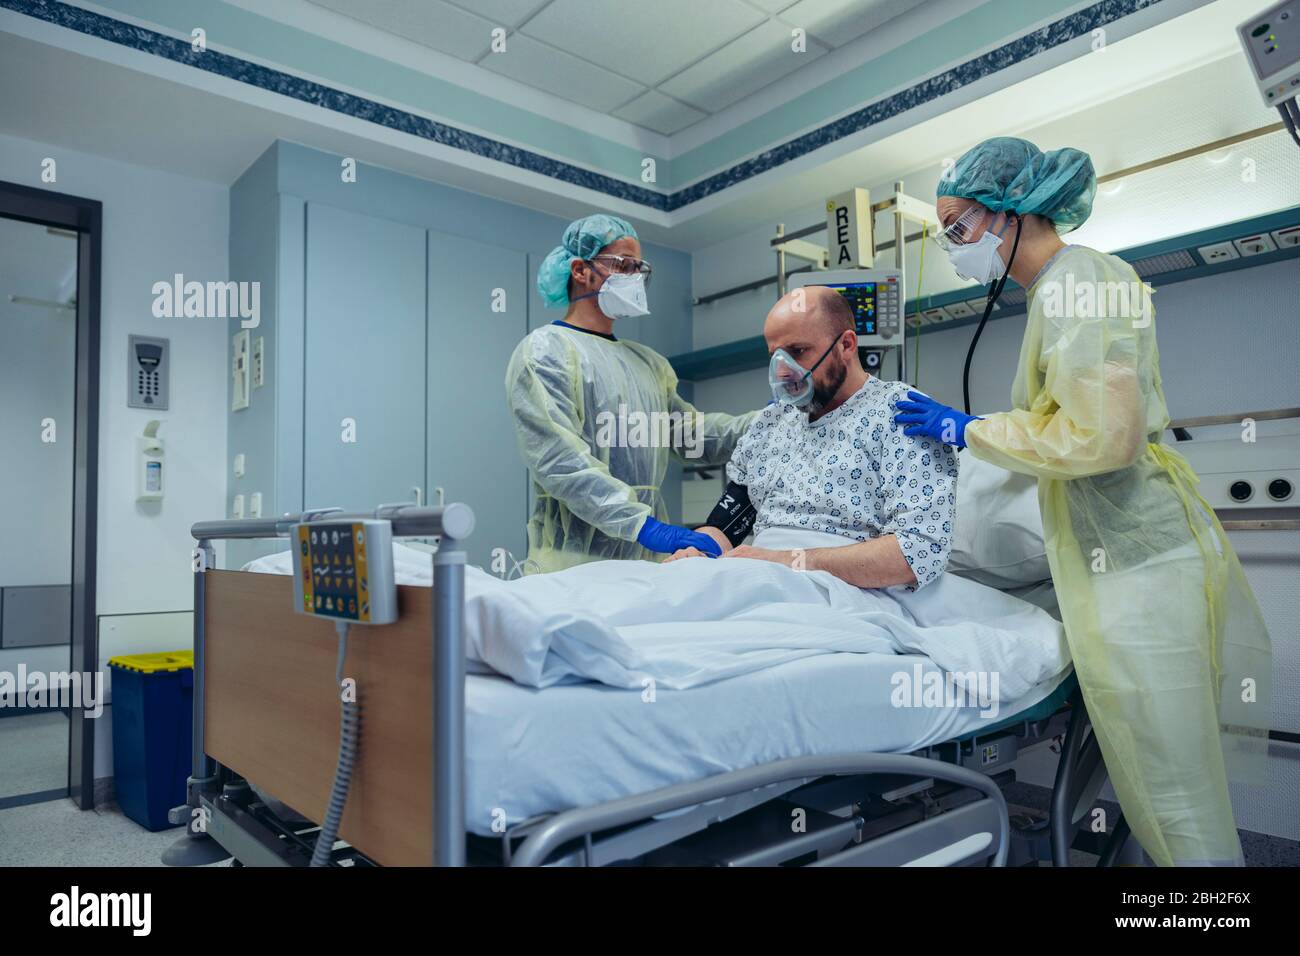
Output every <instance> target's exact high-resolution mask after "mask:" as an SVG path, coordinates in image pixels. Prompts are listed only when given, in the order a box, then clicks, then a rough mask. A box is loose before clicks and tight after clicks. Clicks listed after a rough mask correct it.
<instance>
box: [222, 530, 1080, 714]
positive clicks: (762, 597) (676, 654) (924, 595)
mask: <svg viewBox="0 0 1300 956" xmlns="http://www.w3.org/2000/svg"><path fill="white" fill-rule="evenodd" d="M781 544H782V546H783V547H790V546H791V545H790V543H789V540H788V538H787V539H786V540H783V541H782V542H781ZM822 544H823V542H822V541H820V540H819V541H816V542H811V541H810V542H809V544H808V546H809V547H816V546H821V545H822ZM394 552H395V557H396V560H397V565H396V569H397V575H398V580H399V583H411V584H423V585H425V586H428V585H429V583H430V580H431V567H430V561H429V556H428V555H427V554H425V553H422V552H419V551H415V550H414V549H410V548H406V547H405V546H402V545H394ZM245 570H252V571H268V572H272V573H282V574H288V573H291V570H292V568H291V565H290V562H289V555H288V552H284V553H282V554H277V555H272V556H270V557H267V558H260V559H258V560H257V561H254V562H252V563H251V564H249V565H247V566H246V568H245ZM465 604H466V614H465V646H466V656H467V658H468V659H469V661H470V662H471V663H473V662H478V663H481V664H484V665H486V666H487V667H490V668H491V669H493V670H495V671H497V672H498V673H501V674H504V675H506V676H508V677H510V678H511V679H512V680H515V681H517V682H518V683H520V684H525V685H528V686H532V687H548V686H551V685H553V684H556V683H560V682H565V681H573V680H589V681H598V682H600V683H602V684H607V685H609V686H612V687H623V688H638V689H639V688H646V687H649V686H650V685H651V684H652V683H653V685H654V686H657V687H663V688H668V689H685V688H689V687H696V686H699V685H701V684H706V683H709V682H712V681H717V680H722V679H724V678H728V677H735V676H737V675H740V674H746V673H750V672H753V671H757V670H762V669H765V668H770V667H774V666H776V665H778V664H783V663H786V662H788V661H793V660H796V659H799V658H802V657H810V656H813V655H817V654H829V653H837V652H840V653H844V652H847V653H857V654H862V653H885V654H923V655H925V656H927V657H929V658H930V659H931V660H933V661H934V662H935V663H936V664H937V665H938V666H939V667H940V668H941V669H943V670H944V671H946V672H948V673H949V674H950V675H952V678H953V681H954V683H955V684H956V685H957V686H964V687H969V688H970V690H971V692H973V691H974V689H975V688H974V687H973V686H971V685H970V683H969V682H970V681H971V680H978V681H979V682H980V684H979V687H980V688H981V689H987V691H988V692H990V693H991V694H992V696H993V697H994V698H996V699H998V700H1001V701H1010V700H1015V699H1017V698H1019V697H1021V696H1023V695H1024V694H1025V693H1027V692H1028V691H1029V690H1030V689H1031V688H1033V687H1034V686H1035V685H1036V684H1039V683H1041V682H1043V681H1046V680H1048V679H1049V678H1051V677H1053V676H1055V675H1057V674H1059V673H1061V671H1063V670H1064V669H1065V667H1066V666H1067V664H1068V661H1069V656H1068V652H1067V650H1066V644H1065V635H1064V631H1063V630H1062V628H1061V625H1060V624H1059V623H1058V622H1057V621H1055V620H1053V619H1052V617H1051V616H1050V615H1048V614H1047V613H1046V612H1045V611H1042V610H1040V609H1038V608H1036V607H1033V606H1032V605H1029V604H1027V603H1025V602H1023V601H1020V600H1018V599H1016V598H1014V597H1011V596H1010V595H1006V594H1003V593H1002V592H1000V591H997V590H994V589H993V588H989V587H985V586H984V585H981V584H977V583H975V582H973V581H968V580H964V579H962V578H958V577H955V576H953V575H950V574H945V575H943V576H942V577H941V578H940V579H938V580H936V581H935V582H933V583H932V584H930V585H929V586H928V587H926V588H924V589H922V590H920V591H917V592H909V591H906V590H904V589H901V588H891V589H888V590H884V591H877V590H863V589H859V588H855V587H853V586H851V585H848V584H845V583H844V582H843V581H840V580H839V579H838V578H836V577H834V576H833V575H831V574H828V573H826V572H821V571H794V570H791V569H789V568H786V567H784V566H782V565H777V564H773V563H770V562H767V561H757V560H750V559H739V558H728V559H720V560H715V559H708V558H692V559H688V560H684V561H675V562H671V563H667V564H655V563H652V562H647V561H601V562H596V563H593V564H584V565H579V566H578V567H574V568H570V569H568V570H565V571H560V572H556V573H554V574H541V575H532V576H530V577H526V578H520V579H517V580H513V581H503V580H500V579H499V578H496V577H494V576H493V575H491V574H488V573H486V572H484V571H481V570H479V569H478V568H473V567H471V568H467V569H466V579H465Z"/></svg>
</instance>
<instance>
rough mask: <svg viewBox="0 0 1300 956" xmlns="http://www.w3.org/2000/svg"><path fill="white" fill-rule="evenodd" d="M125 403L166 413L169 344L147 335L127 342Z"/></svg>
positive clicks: (169, 365)
mask: <svg viewBox="0 0 1300 956" xmlns="http://www.w3.org/2000/svg"><path fill="white" fill-rule="evenodd" d="M126 364H127V370H126V404H127V407H128V408H151V409H158V410H166V408H167V392H168V389H167V380H168V378H170V374H169V373H170V371H171V343H170V342H168V340H167V339H155V338H151V337H149V336H147V335H132V336H130V338H129V339H128V341H127V359H126Z"/></svg>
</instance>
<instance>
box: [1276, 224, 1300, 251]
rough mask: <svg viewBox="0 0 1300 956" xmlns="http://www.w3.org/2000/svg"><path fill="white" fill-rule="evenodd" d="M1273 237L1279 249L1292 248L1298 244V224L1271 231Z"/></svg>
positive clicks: (1299, 240)
mask: <svg viewBox="0 0 1300 956" xmlns="http://www.w3.org/2000/svg"><path fill="white" fill-rule="evenodd" d="M1273 239H1274V240H1275V241H1276V242H1277V247H1278V248H1279V249H1294V248H1295V247H1296V246H1300V226H1292V227H1291V228H1290V229H1278V230H1277V231H1275V232H1274V233H1273Z"/></svg>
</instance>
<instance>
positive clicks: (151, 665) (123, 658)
mask: <svg viewBox="0 0 1300 956" xmlns="http://www.w3.org/2000/svg"><path fill="white" fill-rule="evenodd" d="M108 664H109V666H110V667H122V668H125V669H126V670H129V671H139V672H140V673H142V674H154V673H157V672H158V671H179V670H184V669H185V668H187V667H188V668H191V669H193V667H194V652H193V651H164V652H163V653H160V654H119V655H118V656H117V657H110V658H109V659H108Z"/></svg>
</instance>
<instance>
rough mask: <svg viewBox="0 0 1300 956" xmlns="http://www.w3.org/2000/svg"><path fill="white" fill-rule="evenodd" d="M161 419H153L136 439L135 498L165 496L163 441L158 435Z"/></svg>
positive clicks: (149, 498) (155, 498)
mask: <svg viewBox="0 0 1300 956" xmlns="http://www.w3.org/2000/svg"><path fill="white" fill-rule="evenodd" d="M161 424H162V422H160V421H151V422H150V423H149V424H148V425H146V426H145V427H144V434H143V435H141V436H140V437H139V438H137V439H136V440H135V444H136V456H135V457H136V472H135V500H136V501H161V500H162V496H163V442H162V439H161V438H159V437H158V426H159V425H161Z"/></svg>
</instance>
